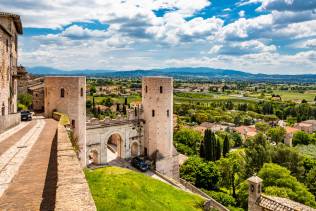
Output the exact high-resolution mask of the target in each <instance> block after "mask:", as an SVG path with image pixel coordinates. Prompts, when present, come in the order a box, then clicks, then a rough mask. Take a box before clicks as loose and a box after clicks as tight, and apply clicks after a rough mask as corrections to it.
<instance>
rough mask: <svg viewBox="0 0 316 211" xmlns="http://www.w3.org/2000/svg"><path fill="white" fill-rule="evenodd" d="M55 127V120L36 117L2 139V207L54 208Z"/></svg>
mask: <svg viewBox="0 0 316 211" xmlns="http://www.w3.org/2000/svg"><path fill="white" fill-rule="evenodd" d="M56 128H57V122H56V121H55V120H51V119H45V120H44V119H37V120H33V121H32V122H31V123H30V124H28V125H27V126H25V127H23V128H22V129H20V130H18V131H15V133H14V134H12V135H11V136H10V137H9V138H8V139H7V140H4V141H2V142H1V143H0V149H1V148H2V146H6V150H3V151H2V153H1V152H0V210H6V211H7V210H53V206H54V204H55V201H54V197H51V196H52V195H54V190H55V188H56V177H57V173H56V171H57V164H56V162H54V161H55V160H56V155H55V154H54V153H55V152H56V141H54V140H55V134H56ZM11 140H14V141H11ZM9 143H11V147H10V146H9V145H10V144H9ZM48 196H49V197H48Z"/></svg>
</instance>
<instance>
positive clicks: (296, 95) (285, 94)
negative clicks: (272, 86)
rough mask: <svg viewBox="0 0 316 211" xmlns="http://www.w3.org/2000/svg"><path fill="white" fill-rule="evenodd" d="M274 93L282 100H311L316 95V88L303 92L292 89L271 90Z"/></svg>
mask: <svg viewBox="0 0 316 211" xmlns="http://www.w3.org/2000/svg"><path fill="white" fill-rule="evenodd" d="M273 93H274V94H277V95H280V96H281V98H282V100H283V101H296V100H298V101H302V100H304V99H305V100H307V101H309V102H313V101H314V98H315V96H316V90H312V91H308V92H305V93H300V92H294V91H273Z"/></svg>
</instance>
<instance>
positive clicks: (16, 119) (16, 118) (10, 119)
mask: <svg viewBox="0 0 316 211" xmlns="http://www.w3.org/2000/svg"><path fill="white" fill-rule="evenodd" d="M20 122H21V115H20V113H15V114H9V115H5V116H0V134H1V133H3V132H4V131H6V130H7V129H9V128H11V127H14V126H16V125H18V124H20Z"/></svg>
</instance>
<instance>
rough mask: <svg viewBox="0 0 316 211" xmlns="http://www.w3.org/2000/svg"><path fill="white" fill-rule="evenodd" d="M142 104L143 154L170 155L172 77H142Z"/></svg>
mask: <svg viewBox="0 0 316 211" xmlns="http://www.w3.org/2000/svg"><path fill="white" fill-rule="evenodd" d="M142 105H143V110H144V111H143V117H144V120H145V124H144V133H145V134H144V137H145V149H144V151H145V154H147V155H148V156H149V157H152V158H157V156H158V157H159V156H160V157H170V156H172V150H173V79H172V78H169V77H144V78H143V80H142Z"/></svg>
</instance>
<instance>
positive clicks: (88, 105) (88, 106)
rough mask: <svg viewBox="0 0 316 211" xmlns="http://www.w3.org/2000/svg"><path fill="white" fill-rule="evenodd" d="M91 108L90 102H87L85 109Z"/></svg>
mask: <svg viewBox="0 0 316 211" xmlns="http://www.w3.org/2000/svg"><path fill="white" fill-rule="evenodd" d="M91 107H92V101H91V100H87V102H86V108H91Z"/></svg>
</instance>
